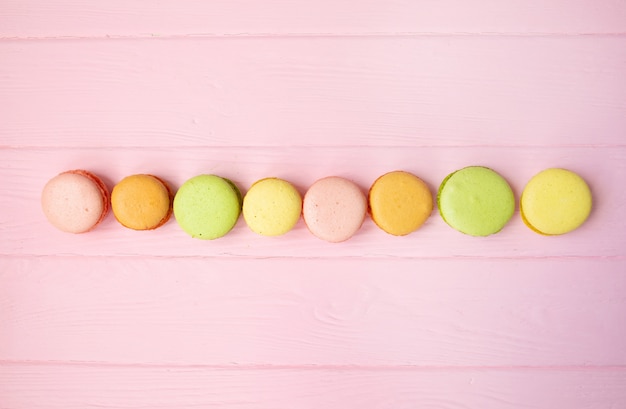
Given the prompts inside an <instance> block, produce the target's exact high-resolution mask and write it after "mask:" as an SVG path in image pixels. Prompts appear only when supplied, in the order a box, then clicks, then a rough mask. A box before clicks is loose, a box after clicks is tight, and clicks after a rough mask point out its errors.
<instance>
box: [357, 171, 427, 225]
mask: <svg viewBox="0 0 626 409" xmlns="http://www.w3.org/2000/svg"><path fill="white" fill-rule="evenodd" d="M369 207H370V212H371V215H372V220H374V223H376V225H377V226H378V227H380V228H381V229H382V230H384V231H385V232H387V233H389V234H392V235H394V236H405V235H407V234H409V233H411V232H414V231H415V230H417V229H419V228H420V227H421V226H422V224H424V222H425V221H426V219H428V217H429V216H430V214H431V213H432V211H433V196H432V194H431V193H430V189H429V188H428V186H427V185H426V183H424V181H422V180H421V179H420V178H418V177H417V176H415V175H412V174H411V173H408V172H404V171H395V172H389V173H386V174H384V175H382V176H381V177H379V178H378V179H376V181H375V182H374V183H373V184H372V187H371V188H370V191H369Z"/></svg>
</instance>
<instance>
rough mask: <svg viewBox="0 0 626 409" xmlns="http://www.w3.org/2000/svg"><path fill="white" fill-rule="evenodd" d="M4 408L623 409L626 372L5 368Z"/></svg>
mask: <svg viewBox="0 0 626 409" xmlns="http://www.w3.org/2000/svg"><path fill="white" fill-rule="evenodd" d="M25 385H28V386H27V387H26V386H25ZM0 398H3V402H2V403H0V407H2V408H3V409H44V408H45V409H55V408H59V409H74V408H76V409H79V408H80V409H83V408H86V407H98V408H116V409H136V408H155V407H158V408H164V409H166V408H172V409H179V408H190V407H201V408H209V407H220V408H275V409H279V408H289V409H291V408H294V407H295V408H303V409H304V408H312V409H313V408H329V407H339V406H341V407H351V408H364V409H369V408H394V409H408V408H437V409H517V408H528V409H553V408H585V409H619V408H622V407H624V406H625V405H626V371H624V370H623V369H601V370H584V371H583V370H548V371H540V370H535V369H524V370H516V371H512V370H507V369H498V370H485V369H471V370H455V369H439V370H428V371H414V370H400V371H389V370H376V371H367V370H365V371H364V370H358V369H345V370H339V371H338V370H334V369H325V368H320V369H315V370H299V369H290V368H285V369H272V368H266V369H263V368H260V369H255V370H240V369H212V368H202V367H195V368H193V367H192V368H166V367H130V368H129V367H107V366H82V365H56V364H52V365H44V366H33V365H0Z"/></svg>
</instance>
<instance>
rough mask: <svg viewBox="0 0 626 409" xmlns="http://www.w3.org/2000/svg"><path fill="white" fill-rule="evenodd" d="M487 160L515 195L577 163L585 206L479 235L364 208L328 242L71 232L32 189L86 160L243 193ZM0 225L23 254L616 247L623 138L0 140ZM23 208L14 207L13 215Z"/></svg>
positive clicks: (621, 249)
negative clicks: (385, 223) (202, 177)
mask: <svg viewBox="0 0 626 409" xmlns="http://www.w3.org/2000/svg"><path fill="white" fill-rule="evenodd" d="M476 164H479V165H483V166H489V167H492V168H493V169H495V170H497V171H499V172H500V173H501V174H502V175H503V176H504V177H505V178H506V179H507V180H508V181H509V183H511V185H512V187H513V190H514V192H515V195H516V197H517V198H519V197H520V195H521V193H522V191H523V188H524V186H525V184H526V183H527V182H528V180H530V178H531V177H532V176H534V175H535V174H536V173H538V172H539V171H541V170H543V169H546V168H549V167H564V168H569V169H571V170H573V171H576V172H578V173H579V174H580V175H581V176H583V177H584V178H585V179H586V180H587V182H588V183H589V185H590V186H591V189H592V192H593V195H594V198H595V199H594V200H595V202H594V210H593V212H592V214H591V216H590V218H589V220H587V222H586V223H585V224H584V225H583V226H582V227H581V228H580V229H578V230H576V231H575V232H572V233H570V234H567V235H564V236H559V237H544V236H540V235H538V234H536V233H534V232H532V231H531V230H530V229H528V228H527V227H526V226H525V225H524V224H523V222H522V220H521V218H520V217H519V214H518V213H517V212H516V214H515V215H514V217H513V219H512V220H511V221H510V222H509V223H508V224H507V226H506V227H505V228H504V229H503V230H502V231H501V232H500V233H498V234H496V235H494V236H491V237H487V238H482V239H481V238H476V237H470V236H465V235H463V234H461V233H459V232H457V231H456V230H453V229H452V228H450V227H449V226H448V225H446V224H445V222H444V221H443V220H442V219H441V217H440V216H439V215H438V214H437V212H436V211H435V212H434V213H433V214H432V216H431V217H430V218H429V219H428V221H427V222H426V224H425V225H424V226H423V227H422V228H421V229H420V230H418V231H417V232H415V233H413V234H411V235H409V236H405V237H394V236H390V235H388V234H386V233H384V232H383V231H382V230H380V229H379V228H377V227H376V226H375V225H374V223H373V222H371V220H370V219H369V218H367V219H366V222H365V223H364V226H363V227H362V228H361V230H360V231H359V232H358V233H357V234H356V235H355V236H354V237H353V238H352V239H350V240H349V241H347V242H344V243H341V244H332V243H326V242H324V241H322V240H319V239H317V238H315V237H314V236H313V235H311V234H310V233H309V231H308V230H307V228H306V226H305V225H304V223H303V222H302V221H301V222H300V223H299V224H298V225H297V226H296V228H295V229H294V230H293V231H291V232H289V233H288V234H287V235H285V236H281V237H275V238H268V237H264V236H259V235H257V234H255V233H253V232H252V231H250V230H249V229H248V227H247V226H246V224H245V222H244V220H243V218H241V219H240V220H239V223H238V224H237V226H235V228H234V230H233V231H231V232H230V233H229V234H228V235H227V236H225V237H223V238H221V239H218V240H214V241H210V242H207V241H203V240H196V239H192V238H191V237H189V236H188V235H187V234H186V233H184V232H183V231H182V229H180V228H179V226H178V225H177V223H176V221H175V220H174V219H172V220H170V221H169V222H168V223H167V224H166V225H165V226H163V227H161V228H159V229H158V230H155V231H148V232H136V231H132V230H129V229H126V228H123V227H122V226H121V225H120V224H119V223H117V221H116V220H115V219H114V218H113V216H112V215H109V217H108V218H107V219H105V221H104V222H103V223H102V225H100V226H98V228H97V229H96V230H94V231H92V232H90V233H89V234H88V235H72V234H67V233H63V232H60V231H57V230H56V229H55V228H54V227H52V226H51V225H49V223H48V222H47V220H46V219H45V217H44V216H43V213H42V211H41V205H40V196H41V189H42V187H43V186H44V185H45V183H46V182H47V181H48V180H49V179H50V178H52V177H53V176H55V175H56V174H58V173H60V172H62V171H64V170H69V169H74V168H85V167H86V168H88V169H89V170H91V171H94V172H96V174H99V175H100V176H101V177H103V178H104V180H105V181H106V183H107V184H108V185H109V188H112V187H113V185H114V184H115V183H117V182H118V181H120V180H121V179H122V178H123V177H125V176H128V175H131V174H135V173H153V174H155V175H157V176H159V177H162V178H164V179H165V180H167V181H168V182H169V183H170V184H171V185H172V187H173V188H174V189H177V188H178V187H179V186H180V185H181V184H182V183H183V182H184V181H185V180H187V179H188V178H191V177H193V176H196V175H198V174H201V173H215V174H218V175H221V176H223V177H227V178H229V179H231V180H233V181H234V182H235V183H236V184H237V185H238V186H239V187H240V188H241V190H242V191H243V192H244V193H245V192H246V190H247V189H248V188H249V186H251V185H252V183H254V182H255V181H256V180H258V179H261V178H264V177H270V176H277V177H282V178H285V179H287V180H290V181H291V182H292V183H294V184H295V185H296V187H297V188H298V189H299V190H300V192H301V193H302V194H304V193H305V192H306V190H307V189H308V187H309V186H310V185H311V184H312V183H313V182H314V181H315V180H317V179H319V178H322V177H325V176H330V175H339V176H344V177H347V178H350V179H352V180H354V181H355V182H356V183H357V184H358V185H359V186H361V188H362V189H363V191H364V192H367V190H368V189H369V187H370V185H371V184H372V183H373V182H374V180H376V178H377V177H379V176H380V175H382V174H384V173H386V172H389V171H392V170H397V169H402V170H406V171H410V172H413V173H415V174H416V175H418V176H420V177H421V178H423V180H425V181H426V182H427V183H428V185H429V186H430V188H431V191H432V192H433V195H434V196H436V191H437V188H438V186H439V183H440V182H441V181H442V180H443V179H444V177H445V176H446V175H447V174H449V173H450V172H453V171H455V170H457V169H459V168H462V167H464V166H468V165H476ZM0 170H1V172H0V184H1V185H3V186H5V187H6V193H5V194H4V195H3V196H2V197H0V209H2V211H1V212H0V226H2V229H3V232H4V234H6V235H7V237H11V238H12V239H11V240H3V241H1V242H0V254H4V255H11V254H26V255H28V254H30V255H38V256H39V255H55V254H75V255H94V256H108V255H144V256H151V255H159V256H174V257H176V256H197V257H216V256H230V257H307V258H315V257H381V256H387V257H407V258H421V257H430V258H432V257H438V258H441V257H453V256H471V257H497V258H501V257H507V258H516V257H518V258H519V257H596V256H603V257H623V256H626V253H625V250H626V225H625V223H626V222H625V219H624V218H623V209H624V202H625V201H626V199H625V197H624V195H626V192H625V191H624V189H623V181H624V180H626V148H623V147H619V148H613V147H606V148H599V147H598V148H593V149H587V148H583V147H571V148H557V147H549V148H548V147H547V148H531V147H527V148H520V147H475V148H467V147H465V148H450V147H437V148H423V147H415V148H413V147H395V148H389V147H386V148H384V147H346V148H341V149H339V148H306V147H292V148H289V147H284V148H280V149H276V148H258V147H257V148H253V147H248V148H239V147H234V148H211V147H206V148H193V149H192V148H181V149H160V148H159V149H150V148H144V149H128V148H124V149H122V148H118V149H109V150H103V149H39V150H37V149H4V150H0ZM16 215H20V217H16Z"/></svg>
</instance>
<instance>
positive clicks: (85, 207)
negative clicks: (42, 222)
mask: <svg viewBox="0 0 626 409" xmlns="http://www.w3.org/2000/svg"><path fill="white" fill-rule="evenodd" d="M41 207H42V210H43V212H44V214H45V216H46V218H47V219H48V221H49V222H50V223H51V224H52V225H53V226H55V227H56V228H58V229H59V230H62V231H65V232H68V233H85V232H88V231H90V230H92V229H93V228H95V227H96V226H97V225H98V224H100V222H102V220H103V219H104V218H105V217H106V215H107V213H108V210H109V191H108V189H107V187H106V186H105V184H104V182H102V180H101V179H100V178H98V177H97V176H96V175H94V174H93V173H91V172H88V171H85V170H80V169H79V170H71V171H67V172H63V173H61V174H59V175H57V176H55V177H54V178H52V179H50V180H49V181H48V182H47V183H46V185H45V186H44V188H43V191H42V195H41Z"/></svg>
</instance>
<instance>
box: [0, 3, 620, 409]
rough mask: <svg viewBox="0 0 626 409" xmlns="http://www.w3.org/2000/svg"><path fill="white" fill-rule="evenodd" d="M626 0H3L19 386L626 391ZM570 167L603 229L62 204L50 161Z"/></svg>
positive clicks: (364, 177)
mask: <svg viewBox="0 0 626 409" xmlns="http://www.w3.org/2000/svg"><path fill="white" fill-rule="evenodd" d="M624 78H626V2H624V1H622V0H609V1H602V2H597V1H590V0H574V1H568V2H565V1H558V0H550V1H541V2H540V1H517V0H512V1H508V2H501V1H491V0H481V1H471V2H467V1H459V0H445V1H430V0H419V1H397V0H391V1H380V0H366V1H360V2H356V1H342V2H336V1H326V0H322V1H318V2H310V1H309V2H307V1H303V0H297V1H277V0H272V1H266V2H258V1H250V0H249V1H244V0H237V1H222V0H216V1H211V2H205V1H196V0H184V1H172V0H164V1H159V2H153V1H149V2H148V1H144V0H137V1H132V2H129V1H122V0H111V1H107V2H97V1H95V0H88V1H75V0H56V1H53V2H49V1H45V2H44V1H41V0H21V1H19V0H5V1H2V2H1V4H0V189H1V192H2V195H0V408H1V409H27V408H28V409H33V408H68V409H69V408H85V407H103V408H140V407H150V408H154V407H161V408H186V407H197V408H208V407H224V408H230V407H249V408H320V407H323V408H394V409H395V408H414V407H420V408H455V409H468V408H480V409H491V408H493V409H499V408H520V407H523V408H542V409H543V408H545V409H554V408H571V409H578V408H581V409H582V408H598V409H600V408H602V409H605V408H610V409H620V408H624V407H626V326H625V325H624V322H626V226H625V225H624V223H625V222H624V205H625V204H626V198H625V197H624V195H625V194H626V193H624V188H623V187H624V181H625V180H626V174H625V173H626V157H625V156H626V137H625V135H626V81H624ZM474 164H480V165H485V166H490V167H492V168H494V169H496V170H497V171H498V172H500V173H501V174H502V175H503V176H504V177H505V178H506V179H507V180H508V181H509V182H510V183H511V185H512V187H513V190H514V192H515V194H516V197H517V198H518V199H519V196H520V194H521V192H522V189H523V187H524V185H525V183H526V182H527V181H528V180H529V179H530V178H531V177H532V176H533V175H534V174H536V173H537V172H539V171H540V170H542V169H545V168H548V167H553V166H559V167H566V168H569V169H572V170H574V171H576V172H578V173H580V174H581V175H582V176H583V177H584V178H585V179H586V180H587V181H588V182H589V184H590V186H591V188H592V192H593V195H594V210H593V212H592V214H591V217H590V219H589V220H588V222H587V223H585V225H583V226H582V227H581V228H580V229H579V230H577V231H575V232H573V233H571V234H568V235H565V236H562V237H542V236H539V235H536V234H534V233H533V232H531V231H530V230H529V229H528V228H526V227H525V226H524V225H523V223H522V221H521V220H520V217H519V213H518V212H517V211H516V213H515V215H514V218H513V219H512V221H511V222H510V223H509V224H508V225H507V226H506V227H505V228H504V230H503V231H502V232H500V233H498V234H496V235H494V236H491V237H487V238H473V237H468V236H464V235H462V234H460V233H458V232H456V231H454V230H452V229H451V228H449V227H448V226H447V225H446V224H445V223H444V222H443V221H442V219H441V217H440V216H439V215H438V214H437V211H436V210H435V211H434V212H433V215H432V216H431V218H430V219H429V220H428V222H427V223H426V224H425V226H424V227H423V228H422V229H421V230H419V231H418V232H415V233H414V234H411V235H410V236H407V237H392V236H389V235H386V234H385V233H383V232H382V231H381V230H379V229H378V228H377V227H376V226H375V225H374V224H373V223H372V222H371V220H369V218H368V219H367V220H366V222H365V223H364V225H363V227H362V228H361V230H360V231H359V232H358V234H357V235H356V236H355V237H354V238H353V239H351V240H350V241H348V242H345V243H341V244H329V243H325V242H322V241H320V240H318V239H316V238H314V237H313V236H312V235H311V234H310V233H309V232H308V231H307V229H306V226H305V225H304V224H303V223H302V222H300V223H299V224H298V225H297V226H296V228H295V230H294V231H292V232H290V233H288V234H287V235H285V236H283V237H279V238H264V237H261V236H257V235H255V234H254V233H252V232H251V231H250V230H249V229H248V228H247V227H246V225H245V223H244V221H243V220H240V221H239V223H238V224H237V226H236V227H235V228H234V230H233V231H232V232H231V233H230V234H229V235H227V236H226V237H224V238H223V239H219V240H216V241H212V242H205V241H199V240H193V239H191V238H189V237H188V236H186V235H185V234H184V233H183V232H182V231H181V229H180V228H179V227H178V226H177V224H176V222H175V220H171V221H170V222H169V223H167V224H166V225H165V226H163V227H162V228H160V229H159V230H156V231H151V232H134V231H130V230H128V229H124V228H122V227H121V226H120V225H119V224H118V223H117V222H116V221H115V220H114V218H113V217H112V216H111V215H109V217H108V218H107V219H106V220H105V221H104V223H103V224H102V225H101V226H100V227H99V228H98V229H97V230H95V231H93V232H90V233H87V234H84V235H68V234H63V233H61V232H58V231H56V230H54V229H53V228H52V227H51V226H50V225H49V224H48V223H47V222H46V221H45V219H44V217H43V215H42V213H41V210H40V208H39V206H40V205H39V195H40V193H41V189H42V187H43V185H44V184H45V182H46V181H47V180H48V179H49V178H51V177H53V176H54V175H56V174H57V173H59V172H61V171H63V170H67V169H72V168H87V169H89V170H92V171H94V172H96V173H98V174H99V175H100V176H102V177H103V178H104V180H105V182H106V183H107V185H108V186H109V188H111V187H112V186H113V185H114V184H115V183H116V182H117V181H119V180H120V179H121V178H123V177H124V176H127V175H130V174H133V173H143V172H150V173H154V174H156V175H158V176H160V177H163V178H164V179H165V180H167V181H168V182H169V183H171V184H172V186H173V187H174V188H177V187H179V186H180V185H181V184H182V183H183V182H184V181H185V180H186V179H187V178H189V177H192V176H195V175H197V174H200V173H217V174H220V175H222V176H225V177H228V178H230V179H232V180H234V181H235V182H236V183H237V185H238V186H239V187H240V188H241V189H242V190H243V191H244V192H245V191H246V190H247V188H248V187H249V186H250V185H251V184H252V183H253V182H254V181H256V180H257V179H260V178H263V177H267V176H279V177H283V178H285V179H287V180H290V181H292V182H294V183H295V185H296V186H297V188H298V189H299V190H300V191H301V192H302V193H304V192H305V191H306V189H307V188H308V186H310V184H312V183H313V182H314V181H315V180H316V179H317V178H320V177H324V176H328V175H340V176H345V177H348V178H350V179H352V180H354V181H355V182H356V183H357V184H358V185H359V186H361V188H362V189H363V191H364V192H366V191H367V189H368V188H369V186H370V185H371V183H372V182H373V181H374V180H375V179H376V178H377V177H378V176H380V175H382V174H383V173H385V172H388V171H391V170H396V169H403V170H408V171H411V172H413V173H415V174H417V175H419V176H420V177H422V178H423V179H424V180H425V181H426V182H427V183H428V184H429V186H430V188H431V190H432V192H433V194H434V193H435V192H436V189H437V187H438V184H439V183H440V181H441V180H442V179H443V178H444V177H445V176H446V175H447V174H448V173H450V172H452V171H454V170H456V169H458V168H461V167H463V166H467V165H474Z"/></svg>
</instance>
